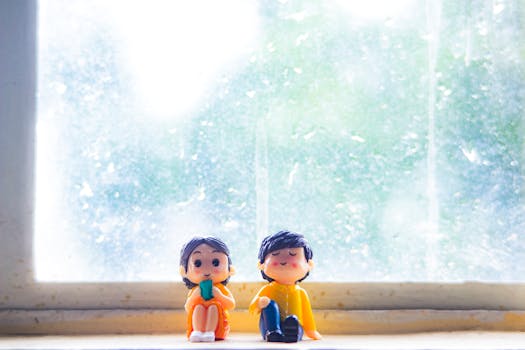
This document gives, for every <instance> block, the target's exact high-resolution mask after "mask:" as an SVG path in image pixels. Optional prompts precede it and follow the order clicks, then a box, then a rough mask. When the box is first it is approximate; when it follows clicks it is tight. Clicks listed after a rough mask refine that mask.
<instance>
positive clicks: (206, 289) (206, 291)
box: [199, 280, 213, 300]
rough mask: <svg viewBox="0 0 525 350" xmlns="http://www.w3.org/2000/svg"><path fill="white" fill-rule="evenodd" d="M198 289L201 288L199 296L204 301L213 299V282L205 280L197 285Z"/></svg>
mask: <svg viewBox="0 0 525 350" xmlns="http://www.w3.org/2000/svg"><path fill="white" fill-rule="evenodd" d="M199 287H200V288H201V296H202V298H203V299H204V300H210V299H211V298H213V292H212V288H213V281H212V280H205V281H202V282H201V283H199Z"/></svg>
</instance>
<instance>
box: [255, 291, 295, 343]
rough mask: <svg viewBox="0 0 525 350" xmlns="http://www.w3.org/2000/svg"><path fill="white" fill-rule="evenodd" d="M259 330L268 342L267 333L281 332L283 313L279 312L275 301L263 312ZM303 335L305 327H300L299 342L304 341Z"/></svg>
mask: <svg viewBox="0 0 525 350" xmlns="http://www.w3.org/2000/svg"><path fill="white" fill-rule="evenodd" d="M259 329H260V330H261V335H262V337H263V339H264V340H266V332H268V331H276V330H278V331H281V313H280V312H279V305H277V303H276V302H275V301H273V300H271V301H270V304H268V306H266V307H265V308H264V309H262V310H261V318H260V319H259ZM303 333H304V331H303V327H301V325H299V334H298V340H301V339H303Z"/></svg>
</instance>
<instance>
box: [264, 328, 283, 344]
mask: <svg viewBox="0 0 525 350" xmlns="http://www.w3.org/2000/svg"><path fill="white" fill-rule="evenodd" d="M265 339H266V341H269V342H272V343H275V342H283V341H284V335H283V332H281V331H280V330H278V329H276V330H274V331H267V332H266V337H265Z"/></svg>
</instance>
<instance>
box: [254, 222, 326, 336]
mask: <svg viewBox="0 0 525 350" xmlns="http://www.w3.org/2000/svg"><path fill="white" fill-rule="evenodd" d="M312 255H313V254H312V250H311V248H310V245H309V244H308V242H307V241H306V239H305V238H304V236H303V235H301V234H298V233H294V232H289V231H279V232H277V233H275V234H273V235H270V236H268V237H266V238H265V239H263V241H262V243H261V247H260V249H259V263H258V267H259V270H261V275H262V277H263V278H264V279H265V280H267V281H268V282H270V283H268V284H267V285H265V286H264V287H262V288H261V289H260V290H259V292H258V293H257V295H256V296H255V297H254V298H253V300H252V302H251V303H250V307H249V310H250V312H252V313H255V312H258V313H260V319H259V328H260V330H261V335H262V337H263V339H264V340H266V341H269V342H286V343H293V342H297V341H299V340H301V339H302V337H303V333H306V335H307V336H308V337H309V338H311V339H321V334H319V332H318V331H317V330H316V327H315V321H314V318H313V314H312V308H311V306H310V299H309V298H308V294H307V293H306V291H305V290H304V289H302V288H301V287H299V286H298V285H297V283H299V282H301V281H302V280H304V279H305V278H306V277H308V274H309V273H310V270H311V269H312V268H313V261H312Z"/></svg>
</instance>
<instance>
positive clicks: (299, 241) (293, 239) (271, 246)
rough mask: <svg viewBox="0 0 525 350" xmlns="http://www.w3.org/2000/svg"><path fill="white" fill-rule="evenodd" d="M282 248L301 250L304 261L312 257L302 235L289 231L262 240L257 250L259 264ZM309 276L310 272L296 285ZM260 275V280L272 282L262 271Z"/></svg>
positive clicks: (310, 250)
mask: <svg viewBox="0 0 525 350" xmlns="http://www.w3.org/2000/svg"><path fill="white" fill-rule="evenodd" d="M284 248H303V249H304V257H305V258H306V261H309V260H310V259H312V257H313V252H312V249H311V248H310V245H309V244H308V241H307V240H306V239H305V238H304V236H303V235H302V234H300V233H295V232H290V231H279V232H277V233H274V234H273V235H270V236H268V237H266V238H265V239H263V241H262V243H261V247H260V248H259V256H258V258H259V262H260V263H261V264H263V263H264V259H265V258H266V256H267V255H268V254H270V253H271V252H274V251H276V250H279V249H284ZM309 274H310V272H307V273H306V275H304V277H303V278H301V279H300V280H298V281H297V282H296V283H299V282H301V281H302V280H304V279H305V278H306V277H308V275H309ZM261 275H262V278H264V279H265V280H267V281H268V282H272V281H273V278H271V277H269V276H268V275H267V274H265V273H264V271H262V270H261Z"/></svg>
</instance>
